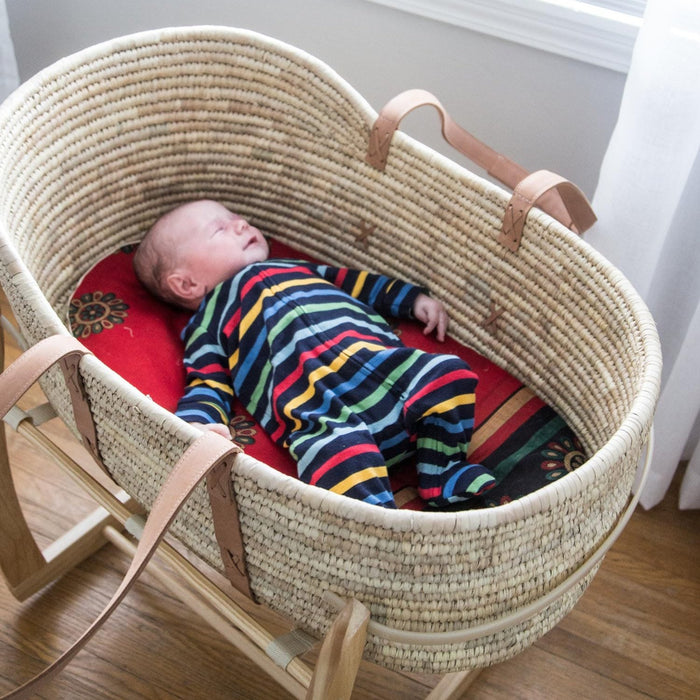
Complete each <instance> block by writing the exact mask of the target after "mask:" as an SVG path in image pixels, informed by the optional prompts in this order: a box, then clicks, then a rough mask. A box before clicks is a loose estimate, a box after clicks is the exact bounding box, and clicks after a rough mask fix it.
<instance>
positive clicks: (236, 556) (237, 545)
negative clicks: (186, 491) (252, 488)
mask: <svg viewBox="0 0 700 700" xmlns="http://www.w3.org/2000/svg"><path fill="white" fill-rule="evenodd" d="M224 439H225V438H224ZM238 451H239V452H240V451H241V450H240V449H239V450H238ZM234 458H235V454H231V455H229V456H227V457H226V458H224V459H222V460H221V461H220V462H219V463H218V464H217V465H216V466H215V467H213V468H212V470H211V471H210V472H209V473H208V474H207V491H208V493H209V503H210V505H211V512H212V516H213V519H214V534H215V535H216V541H217V543H218V545H219V549H220V550H221V561H222V562H223V564H224V570H225V572H226V577H227V578H228V580H229V581H230V582H231V584H232V585H233V586H234V588H236V589H237V590H239V591H240V592H241V593H243V595H246V596H248V598H250V599H251V600H255V596H254V595H253V591H252V590H251V588H250V579H249V578H248V569H247V567H246V560H245V548H244V546H243V537H242V535H241V524H240V520H239V518H238V505H237V504H236V495H235V493H234V491H233V480H232V478H231V469H232V467H233V460H234Z"/></svg>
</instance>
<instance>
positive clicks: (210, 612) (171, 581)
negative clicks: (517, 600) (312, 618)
mask: <svg viewBox="0 0 700 700" xmlns="http://www.w3.org/2000/svg"><path fill="white" fill-rule="evenodd" d="M0 359H1V358H0ZM7 422H8V423H9V424H11V427H14V429H15V430H16V431H17V433H19V434H20V435H22V436H23V437H24V438H26V439H27V440H28V441H29V442H30V443H32V445H34V446H35V447H38V448H40V449H41V450H42V451H43V452H45V453H46V454H47V455H49V456H50V457H51V458H52V459H53V460H54V461H56V463H57V464H58V465H59V466H60V467H61V468H62V469H63V470H64V471H65V472H66V473H67V474H68V475H69V476H70V477H71V478H72V479H74V480H75V481H76V482H77V483H78V484H79V485H80V487H81V488H82V489H83V490H84V491H86V492H87V493H88V494H89V495H90V496H91V497H92V498H93V499H94V500H95V501H96V503H97V504H98V506H99V507H98V509H97V510H95V511H94V512H93V513H91V514H90V515H89V516H88V517H86V518H85V519H84V520H83V521H82V522H80V523H78V525H76V526H74V527H73V528H72V529H70V530H69V531H68V532H66V533H65V534H64V535H63V536H61V537H60V538H58V539H57V540H56V541H55V542H53V543H52V544H51V545H49V546H48V547H46V548H45V549H44V550H43V551H42V550H40V548H39V547H38V546H37V544H36V542H35V539H34V536H33V535H32V533H31V531H30V529H29V527H28V525H27V522H26V520H25V517H24V514H23V513H22V509H21V506H20V503H19V499H18V498H17V495H16V492H15V488H14V483H13V480H12V474H11V471H10V459H9V454H8V449H7V439H6V435H5V430H4V429H0V533H1V534H2V537H0V568H1V569H2V572H3V574H4V577H5V580H6V582H7V585H8V588H9V589H10V591H11V593H12V594H13V596H14V597H15V598H16V599H17V600H19V601H24V600H26V599H27V598H29V597H30V596H31V595H33V594H34V593H36V592H37V591H39V590H40V589H41V588H43V587H44V586H46V585H47V584H49V583H50V582H52V581H53V580H55V579H56V578H58V577H60V576H62V575H63V574H64V573H66V572H67V571H69V570H70V569H72V568H73V567H75V566H76V565H78V564H79V563H80V562H81V561H83V560H84V559H85V558H87V557H89V556H90V555H91V554H93V553H94V552H95V551H97V550H98V549H99V548H100V547H102V546H103V545H104V544H105V543H107V542H110V543H112V544H113V545H115V546H116V547H117V548H118V549H120V550H121V551H123V552H124V553H126V554H127V555H129V556H133V553H134V551H135V549H136V547H135V545H134V543H133V541H132V539H130V538H129V537H127V536H125V535H124V534H123V530H124V529H126V530H128V531H129V532H131V533H132V534H136V535H138V530H139V525H140V523H141V522H142V521H143V518H142V517H141V516H140V515H139V514H137V513H135V512H134V510H135V504H134V503H133V502H132V501H131V499H130V498H129V497H128V495H127V494H126V493H125V492H124V491H119V492H118V493H117V494H116V495H115V494H114V493H112V492H111V491H110V490H109V489H107V488H106V487H105V486H104V485H103V484H101V483H100V482H99V481H98V480H96V479H95V478H94V477H93V476H91V475H90V474H89V473H87V471H86V470H85V469H84V468H83V467H82V466H81V465H80V464H79V463H78V462H76V461H75V460H73V459H72V458H71V457H70V456H69V455H68V454H67V453H66V452H65V451H63V450H62V449H61V448H60V447H59V446H58V445H56V444H55V443H54V442H53V441H52V440H51V439H50V438H48V437H47V436H46V435H45V434H44V432H42V431H41V430H39V428H38V427H37V425H36V424H35V422H39V421H36V420H35V419H34V415H33V414H32V412H31V411H30V412H24V411H21V410H20V409H16V411H15V413H14V414H13V417H12V420H8V421H7ZM115 486H116V485H115ZM158 554H159V556H160V558H161V560H162V561H163V562H165V564H167V569H168V570H166V568H165V567H163V566H161V565H159V563H158V562H155V561H152V562H150V563H149V565H148V569H149V571H150V572H151V573H152V574H153V575H154V576H155V577H156V578H157V579H158V580H159V581H160V582H161V583H162V584H164V585H165V586H166V587H167V588H168V589H169V590H170V591H171V592H172V593H173V594H174V595H176V596H177V597H178V598H179V599H180V600H181V601H182V602H183V603H185V604H186V605H187V606H188V607H189V608H190V609H192V610H193V611H194V612H196V613H197V614H198V615H199V616H200V617H201V618H202V619H203V620H204V621H205V622H207V623H208V624H209V625H210V626H212V627H213V628H214V629H215V630H216V631H217V632H219V633H220V634H221V635H222V636H223V637H224V638H225V639H226V640H228V641H229V642H230V643H232V644H233V645H234V646H235V647H236V648H237V649H238V650H239V651H240V652H242V653H243V654H244V655H246V656H247V657H248V658H249V659H250V660H252V661H253V662H254V663H255V664H256V665H257V666H258V667H259V668H260V669H261V670H263V671H264V672H265V673H267V674H268V675H269V676H270V677H271V678H273V679H274V680H275V681H276V682H278V683H279V684H280V685H281V686H282V687H284V688H285V689H286V690H287V691H288V692H289V693H291V695H293V696H294V697H296V698H300V699H304V698H307V699H313V700H327V699H328V698H337V699H339V700H342V699H344V698H350V696H351V694H352V689H353V686H354V683H355V678H356V675H357V672H358V668H359V665H360V662H361V659H362V652H363V649H364V646H365V641H366V629H367V624H368V621H369V611H368V610H367V609H366V608H365V607H364V606H363V605H362V604H361V603H359V602H358V601H356V600H349V601H347V602H346V604H345V606H344V608H343V609H342V610H341V611H340V613H339V614H338V615H337V617H336V619H335V622H334V623H333V625H332V626H331V628H330V630H329V632H328V633H327V635H326V637H325V638H324V639H323V640H322V643H321V646H320V650H319V652H318V660H317V662H316V664H315V667H314V668H313V669H311V668H310V667H309V666H308V665H307V664H306V663H305V662H303V661H302V660H300V659H299V658H298V654H300V653H303V652H304V651H306V650H308V649H309V648H310V647H311V646H312V644H313V643H315V642H316V640H314V639H313V638H310V636H309V635H305V633H298V631H297V634H294V633H292V634H290V635H285V637H290V636H291V637H293V638H294V639H295V640H296V647H297V648H295V649H291V648H290V649H286V648H282V651H281V652H280V648H281V646H284V645H283V644H282V642H281V638H277V639H276V638H275V637H274V636H273V635H272V634H271V633H270V632H269V631H268V630H267V629H265V628H264V627H263V626H262V625H260V624H259V623H258V622H257V621H256V620H255V619H254V618H253V617H252V616H251V615H250V614H249V613H248V612H246V611H245V610H244V609H243V608H242V607H241V606H240V605H239V604H238V603H237V602H236V600H235V597H236V596H237V595H238V594H237V593H235V592H233V593H232V596H233V597H230V596H229V595H227V594H224V593H223V592H222V590H221V589H220V588H218V587H217V585H215V584H214V583H213V582H212V580H211V579H210V578H209V577H208V576H206V575H205V574H203V573H202V572H201V571H200V570H199V569H198V568H196V567H195V566H194V565H193V564H192V563H190V561H189V560H188V559H186V558H185V557H184V556H183V555H182V554H180V553H179V552H178V551H177V550H176V549H175V548H174V547H173V546H172V545H170V544H168V543H167V542H162V543H161V544H160V545H159V548H158ZM171 572H173V573H171ZM300 640H301V644H300V643H299V641H300ZM273 651H274V652H275V653H273ZM280 658H282V659H283V660H282V661H280ZM478 673H479V670H475V671H470V672H464V673H452V674H447V675H446V676H444V677H443V679H442V680H441V681H440V682H439V683H438V685H436V686H435V688H434V689H433V690H432V691H431V692H430V693H429V695H428V696H427V697H428V698H430V699H431V700H449V699H450V698H458V697H462V695H463V693H464V692H465V691H466V689H467V688H468V687H469V685H471V683H472V682H473V681H474V679H475V678H476V676H477V675H478Z"/></svg>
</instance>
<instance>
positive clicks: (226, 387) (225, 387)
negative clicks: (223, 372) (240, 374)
mask: <svg viewBox="0 0 700 700" xmlns="http://www.w3.org/2000/svg"><path fill="white" fill-rule="evenodd" d="M202 385H204V386H208V387H211V388H212V389H218V390H219V391H223V392H224V393H225V394H228V395H229V396H233V388H232V387H231V385H230V384H222V383H221V382H214V381H212V380H211V379H193V380H192V381H191V382H189V384H188V386H192V387H194V386H202Z"/></svg>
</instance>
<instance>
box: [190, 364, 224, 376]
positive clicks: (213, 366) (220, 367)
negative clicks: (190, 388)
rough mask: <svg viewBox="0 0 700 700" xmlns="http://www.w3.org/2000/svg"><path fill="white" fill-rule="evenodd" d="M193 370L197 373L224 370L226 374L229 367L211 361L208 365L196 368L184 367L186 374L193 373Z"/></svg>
mask: <svg viewBox="0 0 700 700" xmlns="http://www.w3.org/2000/svg"><path fill="white" fill-rule="evenodd" d="M195 372H196V373H197V374H215V373H216V372H225V373H226V374H228V373H229V368H228V367H225V366H224V365H220V364H218V363H212V364H210V365H207V366H206V367H198V368H197V369H196V370H195V369H193V368H192V367H187V368H186V374H188V375H189V374H193V373H195Z"/></svg>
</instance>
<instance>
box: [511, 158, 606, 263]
mask: <svg viewBox="0 0 700 700" xmlns="http://www.w3.org/2000/svg"><path fill="white" fill-rule="evenodd" d="M552 190H556V191H557V194H558V195H559V197H560V198H561V199H560V200H558V201H560V202H563V204H564V212H566V214H567V215H568V220H566V219H560V221H561V222H562V223H563V224H564V225H565V226H567V227H568V228H570V229H571V230H572V231H574V232H575V233H582V232H583V231H585V230H586V229H589V228H590V227H591V226H593V224H594V223H595V222H596V216H595V214H594V213H593V209H591V206H590V204H589V203H588V200H587V199H586V197H585V195H584V194H583V192H581V190H579V188H578V187H576V185H574V184H573V183H571V182H569V181H568V180H565V179H564V178H563V177H561V176H560V175H557V174H556V173H552V172H550V171H549V170H537V171H536V172H534V173H532V174H530V175H528V176H527V177H526V178H524V179H523V180H521V181H520V182H519V183H518V184H517V185H516V187H515V189H514V191H513V196H512V197H511V198H510V202H508V206H507V207H506V213H505V216H504V217H503V228H502V231H501V235H500V237H499V241H500V242H501V243H503V245H505V246H506V247H507V248H509V249H510V250H512V251H516V250H518V248H519V246H520V240H521V238H522V235H523V227H524V226H525V219H526V218H527V215H528V212H529V211H530V209H532V207H533V206H534V205H535V204H536V203H537V202H538V200H541V202H545V198H546V197H548V196H550V197H551V195H552V194H553V192H552ZM549 202H550V206H551V205H552V204H556V203H557V200H553V199H551V198H550V200H549Z"/></svg>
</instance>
